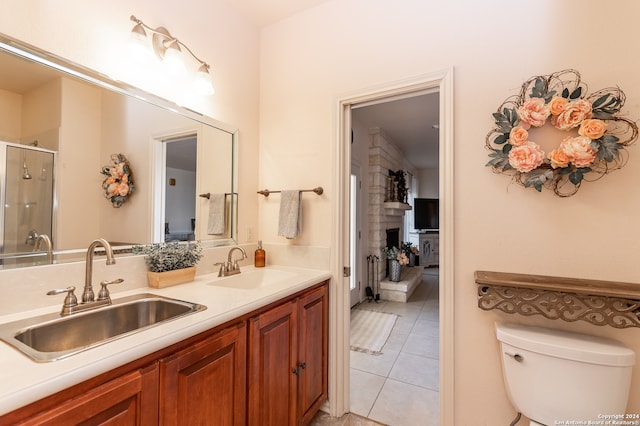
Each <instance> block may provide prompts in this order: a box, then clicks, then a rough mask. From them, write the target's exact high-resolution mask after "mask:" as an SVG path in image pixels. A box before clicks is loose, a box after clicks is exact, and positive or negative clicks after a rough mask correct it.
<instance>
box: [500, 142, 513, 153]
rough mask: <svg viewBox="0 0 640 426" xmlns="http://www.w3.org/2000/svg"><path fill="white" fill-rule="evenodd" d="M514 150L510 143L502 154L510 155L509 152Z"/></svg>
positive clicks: (504, 147) (505, 146)
mask: <svg viewBox="0 0 640 426" xmlns="http://www.w3.org/2000/svg"><path fill="white" fill-rule="evenodd" d="M512 148H513V145H511V144H510V143H508V144H506V145H504V146H503V147H502V153H503V154H506V155H508V154H509V151H511V149H512Z"/></svg>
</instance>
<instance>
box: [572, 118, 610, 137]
mask: <svg viewBox="0 0 640 426" xmlns="http://www.w3.org/2000/svg"><path fill="white" fill-rule="evenodd" d="M607 127H609V125H608V124H607V123H605V122H604V121H602V120H598V119H597V118H589V119H586V120H584V121H583V122H582V123H580V128H579V129H578V134H579V135H580V136H585V137H587V138H589V139H598V138H600V137H602V135H604V132H606V131H607Z"/></svg>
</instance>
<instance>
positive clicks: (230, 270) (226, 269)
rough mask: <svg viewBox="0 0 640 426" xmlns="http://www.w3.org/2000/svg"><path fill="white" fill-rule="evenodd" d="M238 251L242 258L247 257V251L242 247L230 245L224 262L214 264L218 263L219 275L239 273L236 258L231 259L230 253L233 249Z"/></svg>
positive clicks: (225, 275) (231, 253)
mask: <svg viewBox="0 0 640 426" xmlns="http://www.w3.org/2000/svg"><path fill="white" fill-rule="evenodd" d="M236 250H238V251H240V252H241V253H242V259H240V260H244V259H246V258H247V252H246V251H244V249H243V248H242V247H232V248H231V250H229V254H228V255H227V261H226V262H218V263H216V265H220V270H219V271H218V276H219V277H227V276H229V275H236V274H239V273H240V265H238V259H235V260H233V258H232V255H233V252H234V251H236Z"/></svg>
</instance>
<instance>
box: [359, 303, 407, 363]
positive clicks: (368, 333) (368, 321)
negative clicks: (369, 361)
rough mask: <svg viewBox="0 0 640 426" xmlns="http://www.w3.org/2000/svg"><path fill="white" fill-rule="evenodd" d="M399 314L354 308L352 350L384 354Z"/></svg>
mask: <svg viewBox="0 0 640 426" xmlns="http://www.w3.org/2000/svg"><path fill="white" fill-rule="evenodd" d="M397 319H398V315H396V314H388V313H385V312H376V311H368V310H366V309H353V310H352V311H351V350H353V351H358V352H364V353H368V354H372V355H380V354H382V352H381V351H382V347H383V346H384V344H385V343H386V342H387V339H388V338H389V335H390V334H391V330H392V329H393V326H394V324H395V323H396V320H397Z"/></svg>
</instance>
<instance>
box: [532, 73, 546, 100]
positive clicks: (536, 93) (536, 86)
mask: <svg viewBox="0 0 640 426" xmlns="http://www.w3.org/2000/svg"><path fill="white" fill-rule="evenodd" d="M546 93H547V84H546V82H545V79H544V78H542V77H538V78H536V80H535V82H534V83H533V87H532V88H531V97H532V98H544V95H545V94H546Z"/></svg>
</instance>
